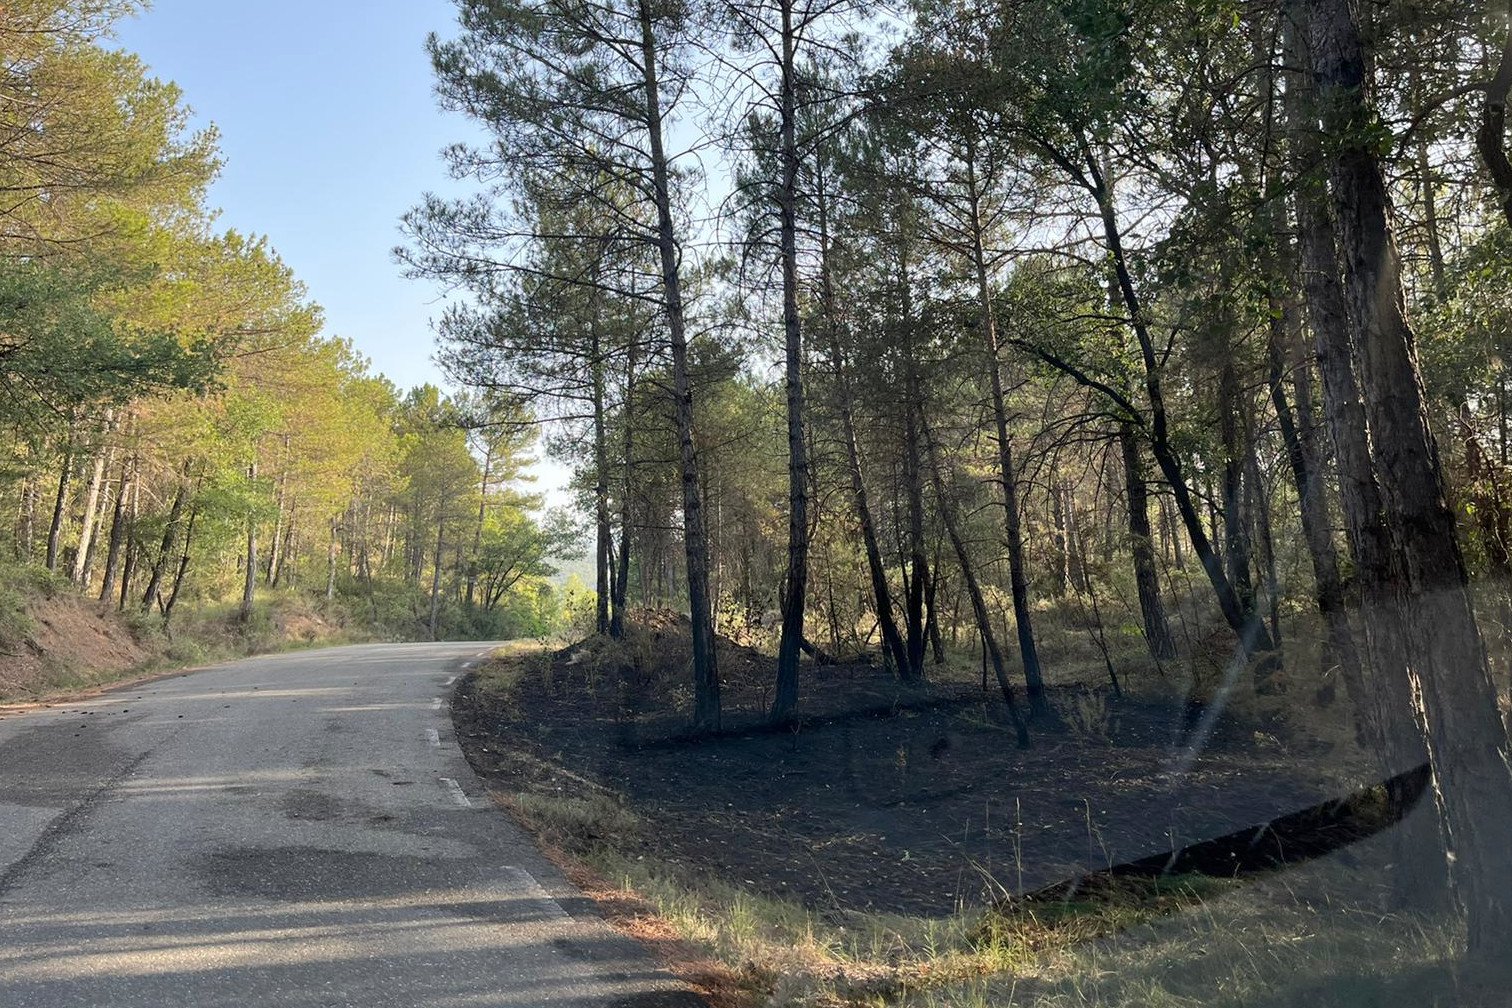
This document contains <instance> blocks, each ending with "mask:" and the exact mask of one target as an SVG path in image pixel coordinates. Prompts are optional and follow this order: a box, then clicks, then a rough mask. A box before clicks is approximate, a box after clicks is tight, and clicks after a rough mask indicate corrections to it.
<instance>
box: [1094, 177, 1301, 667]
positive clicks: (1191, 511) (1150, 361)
mask: <svg viewBox="0 0 1512 1008" xmlns="http://www.w3.org/2000/svg"><path fill="white" fill-rule="evenodd" d="M1082 154H1083V155H1084V160H1085V161H1086V166H1085V168H1086V176H1087V178H1088V182H1089V185H1090V189H1091V193H1092V196H1093V197H1094V198H1095V199H1096V201H1097V206H1098V211H1099V215H1100V217H1101V218H1102V228H1103V237H1104V239H1105V241H1106V242H1107V245H1108V256H1109V259H1110V261H1111V264H1112V267H1113V273H1114V276H1115V278H1116V280H1117V286H1118V291H1119V294H1120V295H1121V297H1122V300H1123V303H1124V307H1125V309H1126V310H1127V311H1128V313H1129V327H1130V328H1131V329H1132V330H1133V331H1134V335H1135V339H1136V341H1137V343H1138V344H1139V353H1140V358H1141V362H1142V363H1143V366H1144V378H1145V394H1146V396H1147V398H1148V399H1149V410H1150V416H1149V423H1148V428H1147V431H1146V434H1147V436H1148V438H1149V443H1150V450H1151V452H1152V454H1154V456H1155V462H1156V464H1157V465H1159V467H1160V471H1161V475H1163V476H1164V477H1165V478H1166V482H1167V483H1168V484H1169V485H1170V488H1171V497H1172V500H1173V501H1174V502H1175V505H1176V513H1177V514H1178V515H1179V516H1180V518H1181V521H1182V524H1183V525H1184V526H1185V527H1186V531H1187V539H1188V541H1189V542H1190V543H1191V545H1192V553H1193V554H1194V555H1195V556H1196V558H1197V562H1198V563H1199V564H1201V565H1202V570H1203V573H1205V574H1206V575H1207V578H1208V583H1209V584H1211V585H1212V587H1213V594H1214V595H1215V596H1216V598H1217V601H1218V608H1219V610H1220V611H1221V612H1222V613H1223V618H1224V620H1225V621H1226V622H1227V623H1228V625H1229V627H1230V628H1231V629H1232V630H1233V631H1234V633H1235V635H1236V636H1237V637H1238V640H1239V647H1240V649H1241V651H1242V652H1243V653H1244V654H1247V655H1259V654H1265V653H1268V652H1271V651H1272V650H1273V644H1272V642H1271V639H1270V634H1268V633H1267V632H1266V630H1265V626H1264V625H1263V624H1262V623H1261V622H1260V621H1259V620H1258V619H1257V618H1256V614H1255V612H1254V610H1253V609H1252V608H1247V607H1246V606H1245V605H1244V603H1243V600H1242V598H1241V596H1240V594H1239V593H1238V592H1237V591H1235V589H1234V585H1233V584H1232V583H1231V582H1230V581H1229V579H1228V576H1227V574H1226V573H1225V572H1224V564H1223V559H1222V558H1221V557H1220V556H1219V555H1218V552H1217V551H1216V550H1214V549H1213V544H1212V540H1211V539H1209V538H1208V534H1207V530H1206V529H1204V528H1203V525H1202V516H1201V515H1200V514H1199V513H1198V511H1197V505H1196V503H1195V502H1194V501H1193V499H1192V491H1191V488H1190V486H1189V485H1188V483H1187V481H1186V473H1185V471H1184V468H1183V466H1182V464H1181V458H1180V456H1179V455H1177V454H1176V451H1175V449H1174V448H1173V447H1172V445H1171V439H1170V430H1169V428H1170V418H1169V416H1168V414H1167V412H1166V405H1165V387H1164V382H1163V380H1162V378H1161V363H1160V358H1159V356H1158V354H1157V352H1156V349H1155V341H1154V339H1153V338H1152V337H1151V335H1150V331H1149V326H1148V324H1147V323H1146V321H1145V311H1144V305H1143V302H1142V301H1141V300H1140V297H1139V292H1138V291H1137V289H1136V288H1135V286H1134V277H1133V274H1132V273H1131V272H1130V270H1129V264H1128V259H1127V257H1126V256H1125V254H1124V247H1123V233H1122V231H1121V229H1120V228H1119V225H1118V213H1117V210H1116V208H1115V206H1114V202H1113V193H1112V190H1111V189H1110V188H1109V187H1108V183H1107V180H1106V179H1105V178H1104V177H1103V174H1102V172H1101V170H1100V169H1099V167H1098V165H1097V162H1096V159H1095V158H1094V157H1092V155H1091V153H1090V151H1086V150H1083V151H1082ZM1275 668H1276V665H1275V662H1274V661H1273V660H1272V659H1266V660H1262V661H1261V662H1260V663H1259V665H1258V667H1257V669H1256V680H1257V685H1263V684H1264V681H1265V679H1266V678H1267V676H1268V675H1269V674H1270V673H1272V672H1274V671H1275Z"/></svg>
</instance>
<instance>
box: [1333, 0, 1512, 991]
mask: <svg viewBox="0 0 1512 1008" xmlns="http://www.w3.org/2000/svg"><path fill="white" fill-rule="evenodd" d="M1307 8H1308V11H1309V14H1310V20H1309V27H1310V31H1311V36H1312V67H1313V72H1314V76H1315V78H1316V79H1317V81H1318V85H1319V88H1320V97H1321V99H1322V102H1321V104H1322V105H1323V106H1324V107H1325V108H1326V109H1327V110H1328V116H1327V118H1326V128H1327V130H1328V133H1329V135H1331V136H1334V137H1342V138H1344V139H1343V140H1342V143H1341V145H1340V146H1339V148H1338V149H1337V153H1336V155H1335V157H1334V158H1333V160H1332V163H1331V165H1330V169H1331V175H1332V182H1333V200H1334V209H1335V213H1336V214H1337V222H1338V237H1339V248H1340V251H1341V253H1342V260H1343V263H1344V267H1345V269H1344V274H1345V279H1346V284H1347V287H1346V290H1347V294H1348V296H1347V299H1346V302H1347V304H1348V306H1349V311H1350V316H1351V320H1352V321H1353V323H1354V328H1355V332H1356V333H1357V338H1358V341H1359V343H1358V355H1359V360H1360V365H1361V376H1362V379H1363V380H1362V383H1361V384H1362V389H1363V391H1364V399H1365V413H1366V420H1367V422H1368V424H1369V430H1370V433H1371V446H1372V448H1373V449H1374V453H1375V462H1376V469H1377V472H1378V474H1379V476H1380V480H1381V490H1382V498H1383V503H1384V504H1385V514H1386V516H1387V522H1388V526H1389V529H1390V532H1391V534H1392V546H1393V548H1394V550H1395V551H1396V553H1397V555H1398V556H1399V557H1400V559H1401V574H1402V575H1403V576H1402V578H1401V580H1400V581H1399V583H1398V584H1397V585H1395V586H1394V587H1395V588H1396V594H1397V596H1398V597H1399V598H1400V599H1401V601H1402V602H1403V603H1404V615H1405V617H1406V623H1405V629H1406V634H1405V636H1406V643H1407V649H1408V670H1409V672H1410V674H1411V675H1412V677H1413V680H1414V684H1415V685H1416V687H1417V689H1418V691H1419V697H1420V702H1421V705H1422V709H1423V713H1424V715H1425V718H1426V727H1427V742H1428V754H1429V761H1430V763H1431V764H1432V767H1433V772H1434V777H1435V781H1436V784H1437V791H1436V793H1437V795H1438V798H1439V800H1440V802H1441V808H1442V812H1443V817H1444V823H1445V827H1446V832H1447V834H1448V836H1449V840H1450V847H1451V851H1452V855H1453V856H1452V857H1451V859H1450V872H1451V879H1452V880H1453V882H1454V886H1455V892H1456V895H1457V896H1458V898H1459V900H1460V901H1461V902H1462V903H1463V904H1464V906H1465V909H1466V911H1467V916H1468V923H1469V931H1468V951H1469V954H1470V956H1471V958H1472V959H1474V960H1477V961H1478V962H1481V963H1483V964H1485V965H1488V966H1495V965H1501V964H1502V963H1503V962H1504V957H1505V950H1506V938H1507V935H1508V934H1512V884H1509V880H1512V844H1508V843H1507V833H1508V830H1509V829H1512V768H1509V762H1508V761H1509V756H1512V753H1509V746H1508V739H1507V733H1506V729H1505V727H1504V726H1503V724H1502V720H1501V716H1500V713H1499V710H1498V707H1497V695H1496V687H1495V684H1494V682H1493V681H1492V678H1491V675H1490V669H1489V665H1488V662H1487V658H1486V650H1485V645H1484V643H1483V641H1482V639H1481V635H1480V629H1479V627H1478V626H1477V625H1476V621H1475V614H1474V610H1473V608H1472V605H1471V598H1470V592H1469V587H1468V578H1467V574H1466V569H1465V564H1464V558H1463V556H1462V555H1461V553H1460V547H1459V541H1458V539H1457V538H1456V530H1455V521H1454V513H1453V511H1452V510H1451V509H1450V507H1449V504H1448V501H1447V498H1446V494H1445V488H1444V480H1443V473H1442V470H1441V468H1440V465H1439V459H1438V450H1437V446H1436V444H1435V442H1434V437H1433V432H1432V430H1431V428H1430V426H1429V422H1428V414H1427V410H1426V404H1425V401H1424V400H1425V396H1424V391H1423V383H1422V375H1421V373H1420V371H1419V369H1418V363H1417V351H1416V347H1415V339H1414V334H1413V332H1412V328H1411V326H1410V325H1409V323H1408V320H1407V317H1406V307H1405V303H1404V296H1403V290H1402V277H1401V258H1400V255H1399V254H1398V251H1397V247H1396V241H1395V238H1394V236H1393V234H1392V221H1391V214H1392V211H1391V201H1390V196H1389V193H1388V191H1387V185H1386V180H1385V176H1384V173H1383V171H1382V167H1381V164H1380V160H1379V156H1378V154H1377V152H1376V146H1375V143H1374V142H1373V141H1371V140H1369V139H1367V128H1368V127H1370V126H1373V125H1374V124H1375V121H1376V110H1375V107H1374V100H1373V96H1372V95H1371V89H1370V79H1369V72H1368V69H1367V55H1366V52H1365V50H1364V46H1363V44H1362V43H1361V39H1360V34H1359V28H1358V25H1357V24H1356V22H1355V19H1354V14H1353V12H1352V10H1351V9H1350V5H1349V3H1348V0H1310V2H1309V3H1308V5H1307Z"/></svg>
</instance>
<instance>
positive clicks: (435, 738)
mask: <svg viewBox="0 0 1512 1008" xmlns="http://www.w3.org/2000/svg"><path fill="white" fill-rule="evenodd" d="M425 740H426V741H427V742H429V743H430V744H431V747H432V748H434V749H440V748H441V733H440V732H438V731H436V729H434V728H427V729H425Z"/></svg>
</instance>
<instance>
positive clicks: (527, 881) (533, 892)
mask: <svg viewBox="0 0 1512 1008" xmlns="http://www.w3.org/2000/svg"><path fill="white" fill-rule="evenodd" d="M504 873H505V874H506V875H508V876H509V877H510V878H512V879H513V880H514V883H515V885H517V886H519V887H520V889H521V890H522V891H523V893H524V895H525V897H526V898H527V900H528V901H529V902H530V903H531V904H533V905H534V906H535V908H536V909H537V910H539V911H540V912H541V913H543V914H545V915H546V916H547V917H548V918H550V919H551V920H571V919H572V915H571V914H569V913H568V912H567V911H566V910H563V909H562V905H561V904H560V903H558V902H557V901H556V900H554V899H552V898H551V896H550V895H549V894H548V893H547V892H546V890H545V889H543V888H542V887H541V883H539V882H537V881H536V880H535V876H534V875H532V874H530V872H528V871H526V870H525V869H524V868H516V867H514V866H513V865H506V866H505V868H504Z"/></svg>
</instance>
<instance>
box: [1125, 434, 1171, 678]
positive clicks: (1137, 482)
mask: <svg viewBox="0 0 1512 1008" xmlns="http://www.w3.org/2000/svg"><path fill="white" fill-rule="evenodd" d="M1118 444H1119V447H1120V449H1122V451H1123V463H1124V464H1123V470H1124V495H1125V498H1126V500H1127V502H1128V507H1129V541H1130V552H1131V553H1132V554H1133V559H1134V585H1135V588H1136V590H1137V591H1138V593H1139V613H1140V617H1141V618H1142V620H1143V622H1144V636H1145V647H1146V648H1148V649H1149V652H1150V656H1151V657H1152V658H1155V659H1157V660H1163V659H1169V658H1174V657H1176V641H1175V638H1173V637H1172V636H1171V625H1170V623H1169V622H1167V620H1166V613H1165V605H1164V603H1163V602H1162V601H1161V598H1160V578H1159V575H1158V574H1157V572H1156V570H1155V540H1154V538H1153V537H1152V535H1151V532H1150V493H1149V485H1148V482H1147V481H1146V479H1145V468H1144V458H1143V457H1142V456H1141V455H1140V452H1139V439H1138V438H1137V437H1136V436H1135V434H1134V428H1133V426H1132V425H1130V424H1127V423H1125V424H1122V425H1120V426H1119V429H1118Z"/></svg>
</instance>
